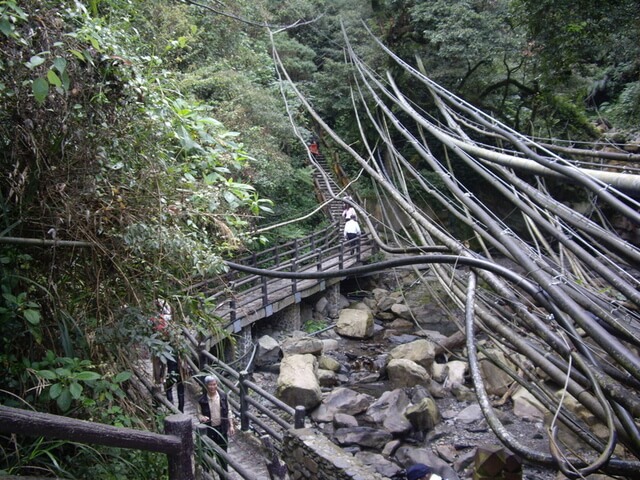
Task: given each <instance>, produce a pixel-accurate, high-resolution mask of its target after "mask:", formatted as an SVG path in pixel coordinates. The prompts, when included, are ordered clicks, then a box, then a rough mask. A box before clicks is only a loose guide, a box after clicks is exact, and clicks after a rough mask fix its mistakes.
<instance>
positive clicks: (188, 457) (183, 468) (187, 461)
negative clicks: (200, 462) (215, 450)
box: [164, 414, 195, 480]
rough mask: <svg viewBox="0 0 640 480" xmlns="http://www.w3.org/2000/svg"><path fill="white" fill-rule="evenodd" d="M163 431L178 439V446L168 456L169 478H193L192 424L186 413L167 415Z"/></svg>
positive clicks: (187, 479)
mask: <svg viewBox="0 0 640 480" xmlns="http://www.w3.org/2000/svg"><path fill="white" fill-rule="evenodd" d="M164 432H165V433H166V434H167V435H174V436H176V437H178V438H179V439H180V447H179V448H178V449H176V452H175V453H170V454H168V455H167V457H168V458H169V480H195V475H194V471H193V426H192V425H191V418H190V417H189V416H188V415H184V414H180V415H169V416H168V417H166V418H165V419H164Z"/></svg>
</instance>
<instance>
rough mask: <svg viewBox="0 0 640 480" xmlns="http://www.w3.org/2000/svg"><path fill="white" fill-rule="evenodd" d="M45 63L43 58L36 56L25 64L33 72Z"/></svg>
mask: <svg viewBox="0 0 640 480" xmlns="http://www.w3.org/2000/svg"><path fill="white" fill-rule="evenodd" d="M43 63H44V58H42V57H41V56H39V55H34V56H33V57H31V58H30V59H29V61H28V62H27V63H25V65H26V67H27V68H28V69H29V70H33V69H34V68H36V67H39V66H40V65H42V64H43Z"/></svg>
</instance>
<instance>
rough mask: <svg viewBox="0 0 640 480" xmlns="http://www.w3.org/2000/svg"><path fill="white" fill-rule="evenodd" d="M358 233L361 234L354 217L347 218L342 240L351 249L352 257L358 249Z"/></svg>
mask: <svg viewBox="0 0 640 480" xmlns="http://www.w3.org/2000/svg"><path fill="white" fill-rule="evenodd" d="M360 233H361V231H360V225H358V221H357V220H356V216H355V215H352V216H351V217H349V220H347V222H346V223H345V224H344V238H345V240H346V241H347V243H348V244H349V247H350V249H351V251H350V253H351V255H353V253H354V252H355V251H356V249H357V248H358V247H359V242H360Z"/></svg>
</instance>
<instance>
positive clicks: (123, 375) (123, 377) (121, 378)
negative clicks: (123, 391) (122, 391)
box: [113, 371, 131, 383]
mask: <svg viewBox="0 0 640 480" xmlns="http://www.w3.org/2000/svg"><path fill="white" fill-rule="evenodd" d="M130 378H131V372H128V371H124V372H120V373H119V374H117V375H116V376H115V378H114V379H113V381H114V382H116V383H122V382H126V381H127V380H129V379H130Z"/></svg>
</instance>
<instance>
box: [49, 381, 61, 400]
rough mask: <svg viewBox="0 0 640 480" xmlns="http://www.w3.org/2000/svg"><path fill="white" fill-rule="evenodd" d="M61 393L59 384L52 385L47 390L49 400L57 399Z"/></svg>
mask: <svg viewBox="0 0 640 480" xmlns="http://www.w3.org/2000/svg"><path fill="white" fill-rule="evenodd" d="M61 393H62V384H61V383H54V384H53V385H51V388H50V389H49V397H51V400H55V399H56V398H58V397H59V396H60V394H61Z"/></svg>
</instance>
